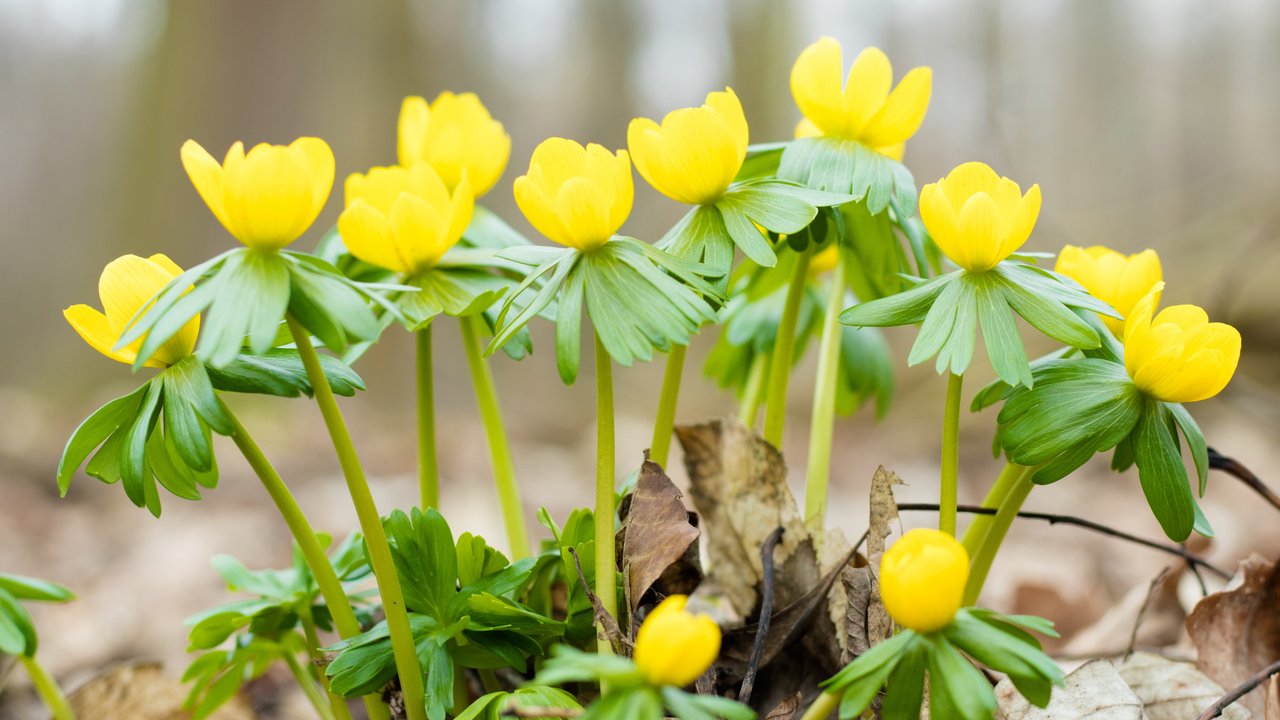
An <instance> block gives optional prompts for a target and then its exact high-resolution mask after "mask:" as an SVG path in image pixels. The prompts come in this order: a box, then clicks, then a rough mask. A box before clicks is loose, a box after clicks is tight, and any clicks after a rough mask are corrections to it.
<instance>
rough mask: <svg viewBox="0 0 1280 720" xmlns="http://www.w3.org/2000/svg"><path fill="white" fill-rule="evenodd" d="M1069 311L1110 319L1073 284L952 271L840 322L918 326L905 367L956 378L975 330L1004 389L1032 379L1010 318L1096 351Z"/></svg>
mask: <svg viewBox="0 0 1280 720" xmlns="http://www.w3.org/2000/svg"><path fill="white" fill-rule="evenodd" d="M1073 308H1081V309H1085V310H1090V311H1092V312H1096V313H1102V314H1105V315H1108V316H1114V315H1115V311H1114V310H1112V309H1111V308H1110V307H1108V306H1107V305H1106V304H1105V303H1103V302H1101V301H1100V300H1097V299H1096V298H1094V297H1092V296H1091V295H1089V294H1088V293H1086V292H1085V291H1084V290H1082V289H1080V287H1079V286H1078V285H1076V284H1075V283H1074V282H1072V281H1070V280H1068V279H1066V278H1063V277H1061V276H1059V275H1057V274H1055V273H1052V272H1049V271H1047V270H1043V269H1041V268H1038V267H1035V266H1034V265H1031V264H1028V263H1026V262H1022V261H1019V260H1009V261H1005V262H1002V263H1000V264H999V265H997V266H995V267H994V268H991V269H990V270H987V271H985V272H981V273H974V272H969V271H967V270H957V271H955V272H952V273H949V274H947V275H943V276H941V277H938V278H934V279H933V280H929V281H926V282H924V283H921V284H920V285H917V286H916V287H914V288H911V289H910V290H907V291H905V292H901V293H898V294H897V295H891V296H889V297H886V298H882V299H880V300H874V301H872V302H868V303H863V304H862V305H857V306H855V307H852V308H849V309H848V310H845V311H844V313H843V314H841V316H840V322H843V323H845V324H847V325H860V326H878V327H885V326H894V325H908V324H911V323H917V322H921V321H923V324H922V325H921V326H920V334H919V335H918V336H917V337H916V342H915V344H914V345H913V346H912V348H911V355H910V357H909V358H908V359H907V363H908V364H909V365H916V364H919V363H921V362H924V361H925V360H928V359H929V358H931V357H933V356H935V355H936V356H937V358H938V359H937V363H936V367H937V370H938V372H939V373H942V372H945V371H947V370H950V372H951V373H953V374H955V375H961V374H963V373H964V372H965V370H967V369H968V367H969V362H970V361H971V360H972V359H973V350H974V346H975V344H976V341H977V333H978V327H979V325H981V327H982V339H983V342H984V344H985V346H986V350H987V356H988V357H989V358H990V359H991V365H992V367H993V368H994V369H995V371H996V375H998V376H999V377H1000V379H1001V380H1003V381H1005V382H1006V383H1008V384H1010V385H1028V386H1030V385H1031V384H1032V383H1033V382H1034V379H1033V378H1032V375H1031V367H1030V363H1029V362H1028V360H1027V354H1026V350H1025V348H1024V346H1023V344H1022V338H1021V337H1019V335H1018V328H1017V325H1016V324H1015V323H1014V317H1013V316H1014V313H1017V314H1018V315H1019V316H1021V317H1022V319H1024V320H1026V321H1027V322H1028V323H1029V324H1031V326H1032V327H1034V328H1036V329H1037V330H1039V331H1040V332H1042V333H1044V334H1045V335H1048V336H1049V337H1051V338H1054V339H1055V340H1058V341H1060V342H1063V343H1065V344H1067V345H1070V346H1072V347H1077V348H1096V347H1098V346H1099V345H1100V344H1101V343H1102V339H1101V337H1100V336H1099V333H1098V330H1097V329H1095V328H1094V327H1093V326H1091V325H1090V324H1089V322H1087V321H1086V320H1084V319H1082V318H1081V317H1080V316H1078V315H1077V314H1076V313H1074V312H1072V309H1073Z"/></svg>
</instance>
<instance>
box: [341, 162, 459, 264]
mask: <svg viewBox="0 0 1280 720" xmlns="http://www.w3.org/2000/svg"><path fill="white" fill-rule="evenodd" d="M346 194H347V198H346V202H347V209H346V210H344V211H343V212H342V215H341V217H339V218H338V232H339V233H340V234H341V235H342V240H343V242H344V243H345V244H346V246H347V249H348V250H350V251H351V254H352V255H355V256H356V257H358V258H360V259H361V260H364V261H365V262H368V263H372V264H374V265H378V266H380V267H384V268H387V269H388V270H393V271H395V272H398V273H402V274H404V275H414V274H416V273H419V272H422V271H423V270H427V269H429V268H431V267H432V266H434V265H435V264H436V262H438V261H439V260H440V258H441V257H443V256H444V254H445V252H447V251H448V250H449V248H451V247H453V246H454V245H455V244H456V243H457V242H458V239H459V238H461V237H462V232H463V231H464V230H466V228H467V223H469V222H471V211H472V209H473V208H474V203H475V198H474V197H473V196H472V194H471V184H470V182H469V181H468V180H467V172H466V170H463V171H462V179H461V180H460V181H459V182H458V184H457V187H456V188H455V189H454V191H453V194H452V196H450V194H449V190H448V189H447V188H446V187H445V183H444V181H443V180H441V178H440V176H439V174H437V173H436V171H435V170H434V169H433V167H432V166H431V165H428V164H426V163H418V164H417V165H413V166H412V167H407V168H406V167H377V168H373V169H372V170H370V171H369V172H368V173H367V174H362V173H353V174H352V175H350V176H349V177H348V178H347V183H346Z"/></svg>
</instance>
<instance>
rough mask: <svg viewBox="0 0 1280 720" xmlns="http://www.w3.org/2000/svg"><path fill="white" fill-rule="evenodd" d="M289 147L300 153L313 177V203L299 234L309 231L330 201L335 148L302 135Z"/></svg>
mask: <svg viewBox="0 0 1280 720" xmlns="http://www.w3.org/2000/svg"><path fill="white" fill-rule="evenodd" d="M289 149H290V150H292V151H294V152H295V153H297V154H298V156H299V160H300V161H301V162H302V164H303V167H305V168H306V170H307V173H308V175H309V177H310V178H311V192H312V198H313V205H312V207H311V209H310V211H309V212H308V213H307V214H306V215H307V217H306V220H305V225H304V227H302V228H301V229H299V230H298V234H299V235H301V234H302V233H304V232H306V231H307V228H309V227H311V223H313V222H315V220H316V216H317V215H319V214H320V211H321V210H322V209H323V208H324V204H325V203H326V202H328V201H329V193H330V192H331V191H332V190H333V177H334V160H333V150H332V149H331V148H330V147H329V143H327V142H325V141H324V140H321V139H320V138H315V137H300V138H298V139H297V140H294V141H293V142H292V143H290V144H289Z"/></svg>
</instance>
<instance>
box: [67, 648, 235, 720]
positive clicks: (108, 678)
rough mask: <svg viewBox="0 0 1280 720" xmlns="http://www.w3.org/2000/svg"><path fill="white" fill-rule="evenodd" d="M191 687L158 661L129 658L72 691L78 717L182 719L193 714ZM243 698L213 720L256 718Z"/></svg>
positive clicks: (216, 712)
mask: <svg viewBox="0 0 1280 720" xmlns="http://www.w3.org/2000/svg"><path fill="white" fill-rule="evenodd" d="M189 690H190V687H188V686H187V685H186V684H184V683H183V682H182V681H180V680H178V679H177V678H175V677H170V676H169V675H166V674H165V673H164V671H163V670H162V669H161V667H160V663H155V662H127V663H121V664H120V665H116V666H115V667H111V668H108V669H107V670H105V671H103V672H102V673H101V674H99V675H97V676H96V677H94V678H93V679H91V680H89V681H88V682H87V683H85V684H84V685H82V686H81V687H80V688H79V689H78V690H76V691H75V692H74V693H72V694H71V696H70V697H69V698H68V700H69V701H70V703H71V709H72V711H74V712H75V714H76V717H81V718H93V719H94V720H182V719H183V718H188V717H190V714H189V713H187V712H186V711H185V710H183V709H182V702H183V700H185V699H186V697H187V692H188V691H189ZM256 718H257V715H256V714H255V713H254V712H253V710H252V709H251V708H250V707H249V703H248V702H245V700H244V699H243V698H240V697H235V698H232V699H231V700H230V701H229V702H228V703H227V704H226V705H223V706H222V707H220V708H218V709H217V710H216V711H215V712H214V713H213V714H212V715H210V716H209V720H256Z"/></svg>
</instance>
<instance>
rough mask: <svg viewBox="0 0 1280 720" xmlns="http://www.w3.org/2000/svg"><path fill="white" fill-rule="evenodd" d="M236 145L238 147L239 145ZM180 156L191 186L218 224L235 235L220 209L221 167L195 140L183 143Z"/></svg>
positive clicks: (233, 229)
mask: <svg viewBox="0 0 1280 720" xmlns="http://www.w3.org/2000/svg"><path fill="white" fill-rule="evenodd" d="M236 145H237V146H238V145H239V143H236ZM233 147H235V146H233ZM180 154H181V157H182V167H183V169H184V170H186V171H187V177H188V178H190V179H191V184H192V185H194V186H195V188H196V192H197V193H199V194H200V198H201V199H202V200H204V204H205V205H208V206H209V210H211V211H212V212H213V216H214V217H216V218H218V222H220V223H222V226H223V227H225V228H226V229H227V231H228V232H230V233H231V234H232V235H235V234H236V231H235V228H233V227H231V224H230V223H229V222H228V221H227V215H226V212H225V211H224V209H223V207H222V187H223V179H222V177H223V175H222V166H221V165H219V164H218V161H217V160H215V159H214V158H213V156H212V155H210V154H209V152H208V151H207V150H205V149H204V148H203V147H201V146H200V143H198V142H196V141H195V140H188V141H186V142H185V143H183V144H182V151H181V153H180Z"/></svg>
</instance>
